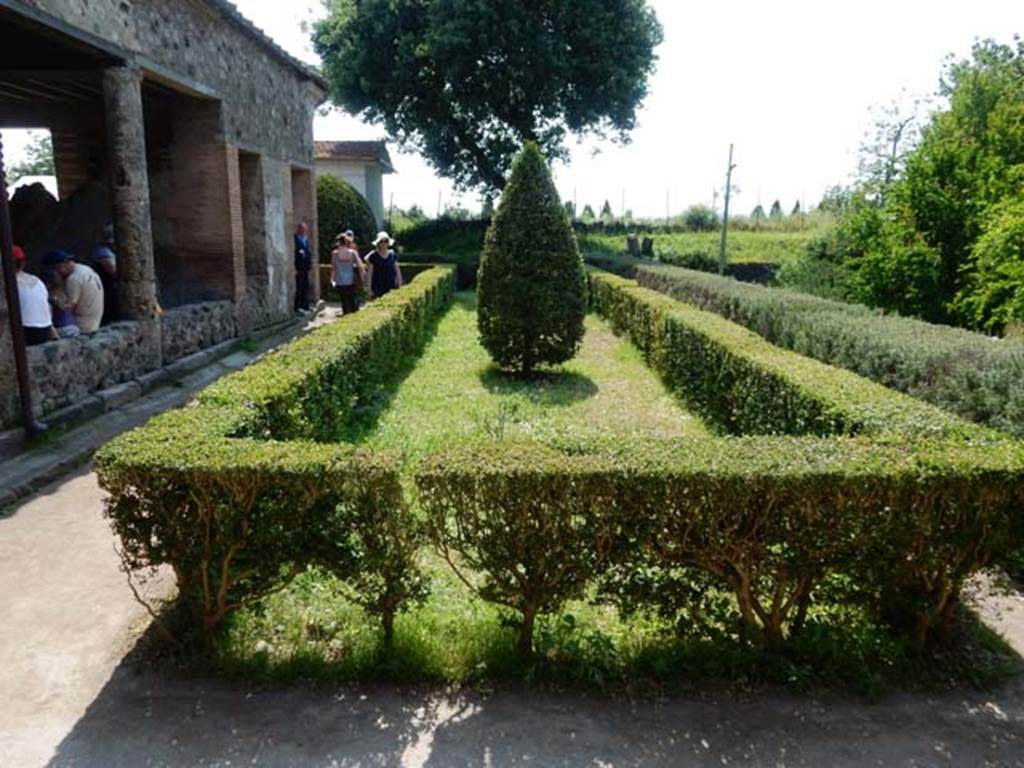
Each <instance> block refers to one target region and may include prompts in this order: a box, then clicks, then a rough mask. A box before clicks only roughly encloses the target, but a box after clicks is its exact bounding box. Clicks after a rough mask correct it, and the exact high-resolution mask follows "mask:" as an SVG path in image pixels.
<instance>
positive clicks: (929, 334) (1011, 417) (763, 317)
mask: <svg viewBox="0 0 1024 768" xmlns="http://www.w3.org/2000/svg"><path fill="white" fill-rule="evenodd" d="M637 278H638V280H639V281H640V284H641V285H644V286H647V287H649V288H654V289H656V290H658V291H661V292H663V293H666V294H668V295H670V296H672V297H674V298H677V299H679V300H681V301H685V302H688V303H690V304H693V305H695V306H698V307H701V308H703V309H707V310H711V311H713V312H717V313H719V314H721V315H723V316H725V317H726V318H728V319H730V320H732V321H734V322H737V323H740V324H742V325H745V326H746V327H748V328H750V329H751V330H752V331H755V332H756V333H758V334H760V335H762V336H763V337H765V338H766V339H768V340H769V341H771V342H773V343H775V344H778V345H780V346H783V347H786V348H789V349H792V350H794V351H796V352H799V353H800V354H802V355H807V356H808V357H812V358H815V359H818V360H821V361H823V362H826V363H829V364H832V365H837V366H840V367H842V368H848V369H849V370H851V371H855V372H856V373H859V374H860V375H862V376H866V377H867V378H869V379H873V380H874V381H877V382H879V383H881V384H884V385H885V386H887V387H892V388H894V389H898V390H901V391H903V392H906V393H908V394H910V395H913V396H914V397H919V398H922V399H924V400H927V401H929V402H931V403H934V404H935V405H938V406H940V407H942V408H946V409H949V410H951V411H954V412H955V413H957V414H959V415H961V416H963V417H966V418H969V419H971V420H973V421H978V422H981V423H984V424H989V425H991V426H994V427H997V428H999V429H1003V430H1006V431H1008V432H1011V433H1013V434H1016V435H1024V390H1022V389H1021V387H1020V386H1019V382H1020V381H1021V380H1022V379H1024V345H1022V344H1020V343H1019V342H1011V341H1009V340H997V339H991V338H988V337H985V336H982V335H980V334H976V333H971V332H969V331H964V330H960V329H956V328H949V327H946V326H938V325H931V324H929V323H924V322H921V321H919V320H912V319H908V318H901V317H897V316H884V315H881V314H879V313H878V312H876V311H872V310H870V309H868V308H867V307H864V306H860V305H856V304H844V303H840V302H835V301H828V300H825V299H821V298H818V297H815V296H809V295H807V294H801V293H796V292H793V291H787V290H780V289H775V288H764V287H761V286H757V285H750V284H745V283H738V282H736V281H734V280H727V279H722V278H720V277H717V276H712V275H707V274H702V273H699V272H692V271H687V270H683V269H678V268H675V267H651V266H641V267H640V268H639V273H638V275H637Z"/></svg>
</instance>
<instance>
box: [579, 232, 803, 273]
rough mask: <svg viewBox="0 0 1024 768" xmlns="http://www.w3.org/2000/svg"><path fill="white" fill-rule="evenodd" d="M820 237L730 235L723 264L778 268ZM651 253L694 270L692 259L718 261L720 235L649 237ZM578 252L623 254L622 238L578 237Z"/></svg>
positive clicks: (698, 234)
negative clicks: (754, 264)
mask: <svg viewBox="0 0 1024 768" xmlns="http://www.w3.org/2000/svg"><path fill="white" fill-rule="evenodd" d="M820 234H821V230H817V229H806V230H801V231H798V232H746V231H744V232H730V233H729V237H728V240H727V248H726V260H727V261H728V262H729V263H731V264H749V263H762V264H782V263H783V262H785V261H787V260H789V259H790V258H792V257H794V256H799V255H800V254H802V253H803V252H804V249H805V248H806V247H807V244H808V243H809V242H810V241H811V240H812V239H814V238H815V237H817V236H818V235H820ZM651 237H652V238H653V239H654V253H655V255H656V256H657V257H658V259H659V260H661V261H663V262H665V263H668V264H676V263H678V264H682V265H684V266H696V265H694V264H693V262H694V261H695V260H696V259H710V260H713V261H714V260H717V259H718V247H719V240H720V238H721V235H720V234H719V233H717V232H681V233H674V234H664V235H663V234H655V235H651ZM579 241H580V248H581V249H582V250H583V251H584V252H585V253H605V254H624V253H626V236H625V235H600V234H590V235H580V236H579Z"/></svg>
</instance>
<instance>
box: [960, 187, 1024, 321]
mask: <svg viewBox="0 0 1024 768" xmlns="http://www.w3.org/2000/svg"><path fill="white" fill-rule="evenodd" d="M969 273H970V277H969V278H968V282H967V283H966V284H965V285H964V287H963V288H962V289H961V291H960V294H959V296H958V297H957V308H958V311H959V312H960V314H961V315H962V316H963V317H964V318H966V319H967V321H968V323H969V324H971V325H973V326H975V327H978V328H984V329H986V330H988V331H991V332H994V333H1000V332H1002V331H1003V330H1004V329H1005V328H1006V326H1007V325H1009V324H1011V323H1015V322H1016V323H1020V322H1022V321H1024V197H1015V198H1010V199H1008V200H1005V201H1004V202H1003V203H1001V204H999V205H997V206H994V207H993V209H992V212H991V213H990V214H989V217H988V219H987V220H986V223H985V225H984V231H983V232H982V235H981V237H979V238H978V240H977V242H976V243H975V244H974V247H973V248H972V249H971V261H970V266H969Z"/></svg>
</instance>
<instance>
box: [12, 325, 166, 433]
mask: <svg viewBox="0 0 1024 768" xmlns="http://www.w3.org/2000/svg"><path fill="white" fill-rule="evenodd" d="M152 332H153V327H152V324H151V323H135V322H126V323H114V324H113V325H108V326H106V327H104V328H101V329H100V330H99V331H98V332H96V333H93V334H90V335H88V336H77V337H75V338H71V339H61V340H60V341H52V342H50V343H48V344H43V345H41V346H37V347H29V348H28V350H27V353H28V363H29V368H30V370H31V377H32V405H33V407H34V409H35V411H36V413H38V414H40V415H44V414H48V413H52V412H53V411H56V410H59V409H61V408H64V407H66V406H69V405H72V404H73V403H76V402H78V401H79V400H82V399H83V398H85V397H87V396H89V395H91V394H92V393H94V392H96V391H97V390H100V389H106V388H108V387H113V386H115V385H117V384H120V383H121V382H124V381H129V380H130V379H134V378H136V377H138V376H141V375H142V374H144V373H146V372H148V371H152V370H154V369H155V368H157V367H159V364H160V363H159V350H158V349H156V348H155V347H156V344H155V341H156V340H155V339H153V338H150V337H151V335H152Z"/></svg>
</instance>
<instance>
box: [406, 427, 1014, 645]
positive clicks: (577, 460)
mask: <svg viewBox="0 0 1024 768" xmlns="http://www.w3.org/2000/svg"><path fill="white" fill-rule="evenodd" d="M481 458H483V459H484V460H483V461H481ZM1022 468H1024V453H1022V451H1021V447H1020V446H1019V445H1014V446H1013V447H1012V448H1009V449H1008V447H1007V446H1006V445H998V444H995V443H993V444H992V446H991V447H990V448H978V447H973V448H966V447H964V446H962V445H958V444H956V443H952V442H949V443H924V444H920V445H918V446H917V448H916V449H915V450H907V447H906V446H905V445H900V444H897V443H893V442H885V441H877V442H874V441H869V440H863V439H857V440H848V439H846V440H843V439H835V438H833V439H827V440H826V439H821V438H792V437H785V438H778V437H743V438H713V439H696V440H686V441H678V440H677V441H654V442H651V441H645V442H644V443H643V444H640V443H637V444H635V445H618V446H609V445H604V444H594V445H592V446H575V447H574V448H573V449H572V450H571V451H568V452H566V451H565V450H559V449H557V448H555V447H550V446H542V445H537V444H532V445H531V444H522V443H501V444H495V445H494V446H491V447H488V448H484V449H481V448H480V447H479V446H477V447H470V446H463V447H458V446H456V447H454V448H451V449H449V450H448V451H446V452H444V453H443V454H440V455H437V456H434V457H432V458H431V459H429V460H428V461H427V462H426V463H425V464H423V465H422V466H421V467H420V468H419V470H418V472H417V476H416V482H417V488H418V489H419V493H420V500H421V503H422V504H423V505H424V507H425V508H426V509H427V511H428V514H429V516H430V519H431V523H430V528H431V536H432V538H433V539H434V541H435V543H436V544H437V545H438V546H439V547H440V548H441V549H442V551H443V552H446V553H448V556H449V557H450V558H451V559H452V560H453V561H455V562H457V563H469V564H471V566H472V567H473V568H476V569H479V570H480V571H482V573H483V574H484V577H483V580H482V581H478V582H473V583H475V584H476V588H477V589H478V591H479V592H480V594H481V595H482V596H483V597H484V598H485V599H487V600H491V601H494V602H497V603H499V604H502V605H506V606H509V607H511V608H513V609H514V610H519V611H521V612H524V621H523V622H522V623H521V624H520V649H521V650H522V651H523V652H527V651H528V649H529V628H530V626H531V625H530V619H529V618H528V616H529V614H528V613H526V612H528V611H539V612H548V611H554V610H556V609H557V608H558V607H559V606H560V605H562V604H563V603H564V601H565V600H568V599H570V598H572V597H575V596H579V595H580V594H582V593H583V592H584V591H585V588H586V587H587V586H594V585H597V584H602V585H603V586H604V589H603V591H604V592H605V593H608V592H616V593H617V594H618V595H619V599H618V601H617V602H619V604H620V606H622V607H624V608H626V609H627V610H638V609H644V608H655V607H657V606H659V605H662V604H664V603H666V602H669V603H672V604H673V605H674V606H678V605H679V604H680V603H682V602H683V600H682V599H681V598H680V597H679V592H680V591H682V592H683V593H686V592H687V591H689V590H690V589H692V588H693V587H692V585H696V588H697V590H701V591H703V590H706V589H707V588H708V587H709V586H713V587H715V588H719V589H723V590H725V591H726V592H728V593H731V594H732V595H733V596H734V598H735V600H736V605H737V607H738V616H737V619H738V622H739V625H740V627H741V629H742V632H743V633H744V634H745V635H746V636H747V637H748V639H750V640H753V641H755V642H768V643H775V642H780V641H782V640H783V639H785V637H786V635H787V634H788V633H789V632H791V631H796V629H798V628H799V624H800V622H801V621H802V618H803V617H804V616H806V614H807V611H808V609H809V607H810V605H811V604H812V603H813V601H814V598H815V590H816V588H818V587H819V586H820V585H821V584H822V583H823V582H824V581H825V580H826V579H827V578H829V577H833V576H836V575H843V576H845V577H846V580H847V582H848V583H855V584H857V585H859V590H858V591H857V593H854V592H853V591H852V590H850V591H849V592H848V593H847V595H845V597H846V598H847V599H851V600H852V599H856V600H859V601H863V602H864V603H865V604H866V605H867V606H868V607H869V608H870V609H872V611H873V612H874V614H875V615H877V616H878V617H888V616H892V615H896V611H895V610H894V607H895V606H898V607H899V609H900V610H901V611H902V613H899V614H898V615H899V616H901V617H909V618H910V620H909V621H904V622H903V623H902V624H900V625H899V629H902V630H904V631H905V632H906V634H907V635H908V636H910V637H911V638H913V639H914V640H915V641H917V642H919V643H921V644H924V643H927V642H929V641H933V640H935V639H937V637H938V636H940V635H941V633H942V632H944V631H948V629H949V626H950V623H951V622H952V618H953V610H954V609H955V606H956V605H957V600H958V597H957V590H958V588H959V586H960V584H962V582H963V580H964V579H965V578H966V577H967V576H969V575H970V574H971V573H973V572H975V571H976V570H977V569H978V568H981V567H985V566H987V565H990V564H992V563H997V562H1001V561H1003V560H1005V559H1006V558H1007V557H1008V551H1009V550H1010V548H1011V547H1012V543H1013V542H1014V541H1015V540H1019V539H1017V538H1015V537H1017V536H1019V530H1018V531H1014V530H1013V527H1012V520H1013V515H1014V514H1015V509H1016V508H1017V505H1019V504H1020V502H1021V488H1020V484H1019V483H1020V478H1021V471H1022ZM452 553H456V554H452ZM456 555H457V556H456ZM640 575H646V576H647V577H648V578H649V579H651V580H652V581H653V583H656V584H657V585H658V586H659V588H658V589H656V590H649V589H643V588H642V587H641V588H638V585H637V577H638V576H640ZM669 576H674V579H671V578H667V577H669ZM670 585H671V586H670ZM670 589H674V590H676V591H675V592H671V591H669V590H670ZM908 596H913V598H914V600H913V602H910V601H908V600H907V597H908ZM908 603H909V604H908Z"/></svg>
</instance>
